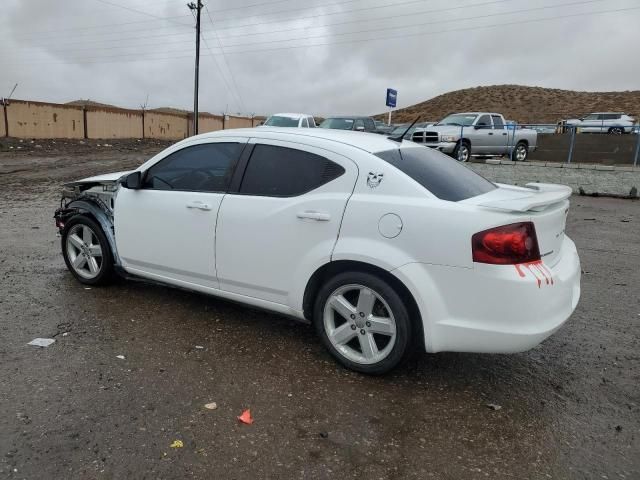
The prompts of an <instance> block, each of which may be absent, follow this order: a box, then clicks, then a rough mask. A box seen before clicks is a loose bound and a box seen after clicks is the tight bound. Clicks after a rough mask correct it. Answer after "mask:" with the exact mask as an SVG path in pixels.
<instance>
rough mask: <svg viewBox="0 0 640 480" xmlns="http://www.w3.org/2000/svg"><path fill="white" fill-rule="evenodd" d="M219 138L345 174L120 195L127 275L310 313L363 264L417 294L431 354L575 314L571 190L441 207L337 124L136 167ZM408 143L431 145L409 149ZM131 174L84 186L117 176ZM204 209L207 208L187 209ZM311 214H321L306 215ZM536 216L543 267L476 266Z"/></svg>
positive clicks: (506, 190) (251, 134)
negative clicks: (312, 180)
mask: <svg viewBox="0 0 640 480" xmlns="http://www.w3.org/2000/svg"><path fill="white" fill-rule="evenodd" d="M219 141H239V142H249V144H250V143H266V144H271V145H280V146H287V147H289V148H298V149H301V150H305V151H308V152H311V153H316V154H318V155H321V156H324V157H325V158H327V159H329V160H331V161H333V162H335V163H338V164H339V165H341V166H342V167H343V168H344V169H345V173H344V174H343V175H342V176H340V177H338V178H337V179H335V180H333V181H331V182H329V183H326V184H324V185H322V186H321V187H319V188H317V189H315V190H312V191H311V192H308V193H306V194H303V195H299V196H296V197H283V198H279V197H262V196H249V195H241V194H237V193H226V194H223V193H191V192H177V191H166V190H158V191H141V190H129V189H126V188H120V189H119V190H118V192H117V197H116V201H115V209H114V216H115V232H116V233H115V238H116V243H117V247H118V253H119V255H120V257H121V261H122V267H123V268H124V269H125V270H126V271H127V272H129V273H132V274H136V275H140V276H142V277H146V278H150V279H154V280H158V281H162V282H165V283H169V284H173V285H177V286H181V287H185V288H189V289H192V290H196V291H200V292H203V293H208V294H213V295H217V296H220V297H223V298H227V299H230V300H234V301H240V302H243V303H247V304H250V305H253V306H257V307H262V308H266V309H269V310H272V311H276V312H279V313H283V314H288V315H293V316H296V317H298V318H301V319H303V318H305V314H304V312H303V300H304V293H305V289H306V286H307V284H308V282H309V279H310V278H311V276H312V274H313V273H314V272H315V271H316V270H317V269H319V268H320V267H322V266H324V265H326V264H328V263H329V262H336V261H343V260H346V261H352V262H353V261H356V262H362V263H366V264H369V265H372V266H375V267H378V268H381V269H383V270H385V271H387V272H389V273H390V274H391V275H393V276H395V277H396V278H397V279H398V280H399V281H401V282H402V284H403V285H404V286H405V287H406V288H407V289H408V290H409V292H410V293H411V294H412V296H413V297H414V299H415V301H416V304H417V306H418V309H419V312H420V317H421V320H422V324H423V330H424V344H425V349H426V350H427V351H429V352H437V351H445V350H446V351H470V352H515V351H522V350H526V349H528V348H532V347H533V346H535V345H537V344H538V343H540V342H541V341H542V340H544V338H546V337H547V336H549V335H550V334H551V333H553V332H554V331H555V330H557V329H558V328H559V327H560V326H561V325H562V324H563V323H564V322H565V321H566V320H567V319H568V318H569V316H570V315H571V313H572V312H573V310H574V309H575V306H576V304H577V302H578V299H579V296H580V262H579V259H578V255H577V252H576V249H575V245H574V244H573V242H572V241H571V240H570V239H569V238H568V237H566V235H565V234H564V228H565V221H566V215H567V211H568V207H569V201H568V196H569V195H570V190H568V189H567V187H563V186H558V185H547V184H532V185H530V186H529V187H528V188H525V187H513V186H506V185H500V186H499V188H497V189H495V190H492V191H490V192H488V193H486V194H484V195H479V196H476V197H472V198H469V199H467V200H463V201H459V202H449V201H444V200H440V199H438V198H436V197H435V196H434V195H432V194H431V193H430V192H428V191H427V190H426V189H425V188H424V187H423V186H422V185H420V184H419V183H417V182H416V181H414V180H413V179H412V178H410V177H409V176H408V175H406V174H405V173H403V172H402V171H400V170H399V169H397V168H396V167H394V166H393V165H391V164H390V163H388V162H386V161H384V160H382V159H381V158H379V157H377V156H375V155H372V153H375V152H380V151H385V150H390V149H394V148H399V147H400V145H399V144H398V143H397V142H393V141H391V140H388V139H387V138H385V137H383V136H380V135H377V134H367V133H360V132H351V131H340V130H330V129H300V130H299V129H286V128H282V129H278V128H256V129H237V130H226V131H221V132H214V133H208V134H203V135H199V136H196V137H192V138H189V139H186V140H184V141H182V142H179V143H177V144H175V145H173V146H172V147H170V148H168V149H167V150H165V151H164V152H161V153H159V154H158V155H156V156H154V157H153V158H152V159H150V160H149V161H147V162H146V163H144V164H143V165H141V166H140V167H139V168H138V169H137V171H141V172H144V171H146V170H147V169H148V168H149V167H151V166H152V165H154V164H155V163H156V162H158V161H160V160H161V159H163V158H164V157H165V156H167V155H169V154H170V153H172V152H175V151H177V150H179V149H181V148H184V147H185V146H188V145H194V144H198V143H207V142H219ZM401 147H402V148H403V149H411V148H415V149H425V148H426V147H423V146H420V145H417V144H415V143H413V142H408V141H405V142H403V143H402V145H401ZM429 151H430V152H432V153H433V154H434V155H441V154H440V153H438V152H435V151H432V150H429ZM122 174H123V173H117V174H112V175H103V176H98V177H92V178H90V179H85V180H84V181H80V182H76V184H79V183H82V182H87V183H90V182H91V181H93V182H95V181H96V179H102V180H104V181H114V182H115V181H116V180H117V179H118V178H120V177H121V176H122ZM379 174H382V176H380V175H379ZM371 178H375V179H376V180H375V181H372V180H371ZM195 201H200V202H202V203H205V204H207V205H208V206H209V207H210V209H207V210H199V209H189V208H187V207H186V205H187V204H188V203H190V202H195ZM304 212H310V213H315V214H319V215H320V216H319V218H306V217H305V216H304V215H303V218H299V214H300V213H304ZM311 217H313V215H312V216H311ZM527 221H531V222H533V223H534V225H535V228H536V232H537V237H538V242H539V245H540V253H541V255H542V260H541V261H540V262H537V263H535V264H520V265H487V264H479V263H474V262H473V258H472V252H471V237H472V236H473V235H474V234H475V233H477V232H480V231H483V230H486V229H489V228H493V227H496V226H502V225H507V224H511V223H518V222H527ZM203 259H204V260H203Z"/></svg>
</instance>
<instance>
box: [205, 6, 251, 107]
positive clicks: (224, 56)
mask: <svg viewBox="0 0 640 480" xmlns="http://www.w3.org/2000/svg"><path fill="white" fill-rule="evenodd" d="M205 10H206V11H207V17H209V22H210V23H211V31H212V32H213V34H214V35H215V36H216V40H217V42H218V46H219V47H220V53H221V54H222V59H223V60H224V64H225V65H226V66H227V70H228V71H229V76H230V77H231V82H232V83H233V87H234V89H235V92H236V95H237V97H238V99H239V100H240V108H241V109H242V110H244V111H246V108H245V105H244V101H243V100H242V96H241V95H240V89H239V88H238V84H237V83H236V79H235V77H234V75H233V70H231V67H230V66H229V62H227V56H226V55H225V54H224V48H223V46H222V42H221V41H220V38H219V37H218V34H217V33H216V29H215V25H214V24H213V18H211V13H210V12H209V8H208V7H207V6H206V5H205ZM208 47H209V46H208V45H207V48H208ZM214 58H215V57H214Z"/></svg>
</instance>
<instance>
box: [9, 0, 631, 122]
mask: <svg viewBox="0 0 640 480" xmlns="http://www.w3.org/2000/svg"><path fill="white" fill-rule="evenodd" d="M105 2H106V3H105ZM4 3H6V4H5V5H3V13H4V15H3V19H1V20H0V62H1V63H0V95H6V94H7V93H8V92H9V91H10V89H11V87H12V86H13V84H14V83H16V82H17V83H19V87H18V89H17V91H16V94H15V96H16V97H18V98H26V99H37V100H45V101H58V102H66V101H70V100H75V99H78V98H90V99H93V100H96V101H100V102H105V103H112V104H116V105H120V106H126V107H133V108H137V107H138V106H139V105H140V104H141V103H143V102H144V99H145V98H146V96H147V94H148V95H149V99H150V101H149V102H150V105H151V106H152V107H159V106H174V107H178V108H184V109H190V108H191V106H192V102H193V98H192V95H193V48H194V46H193V40H194V36H195V35H194V31H193V28H192V24H193V19H192V18H191V15H190V12H189V10H188V9H187V8H186V6H185V5H184V2H183V1H182V0H155V1H150V0H132V1H129V2H124V1H123V0H104V1H99V0H85V1H81V0H58V1H57V2H51V1H50V0H30V1H29V2H19V1H17V0H5V2H4ZM109 3H111V4H120V5H122V6H125V7H127V8H128V9H129V10H127V9H125V8H118V7H117V6H113V5H109ZM562 4H571V5H565V6H561V5H562ZM238 5H240V6H241V8H238ZM242 5H244V7H243V6H242ZM474 5H476V6H474ZM544 6H550V7H552V8H547V9H541V7H544ZM636 6H637V2H635V1H634V0H607V1H606V2H605V1H584V2H577V1H575V0H574V1H571V0H560V1H558V2H551V1H550V0H546V1H544V2H538V1H535V2H534V1H532V0H504V1H502V2H496V1H494V2H491V1H489V0H455V1H446V0H422V1H413V2H410V1H407V0H367V1H365V0H352V1H346V0H331V1H320V0H309V1H307V2H304V3H302V2H295V1H294V0H281V1H274V2H271V3H268V4H267V3H266V2H264V1H259V0H242V3H238V2H237V1H231V0H224V1H223V0H218V1H217V2H215V3H213V2H211V4H210V5H208V9H209V11H208V13H207V11H203V20H202V21H203V36H204V38H205V39H206V42H205V41H203V44H202V51H201V53H202V59H201V79H200V88H201V90H200V93H201V96H200V107H201V109H203V110H209V111H213V112H221V111H224V110H226V109H228V110H229V111H232V112H238V111H243V112H245V113H253V112H255V113H258V114H264V113H270V112H274V111H302V112H310V113H314V114H318V115H326V114H330V113H374V112H380V111H384V110H385V107H384V92H385V90H386V88H387V87H394V88H396V89H397V90H398V91H399V97H398V100H399V105H398V106H399V107H402V106H407V105H410V104H413V103H417V102H420V101H423V100H426V99H428V98H430V97H432V96H435V95H437V94H440V93H444V92H447V91H450V90H454V89H458V88H465V87H471V86H477V85H487V84H503V83H511V84H514V83H516V84H524V85H537V86H546V87H555V88H566V89H578V90H594V91H607V90H625V89H633V88H636V85H637V84H636V81H635V79H637V78H638V76H639V74H640V64H638V62H636V61H634V52H635V50H636V49H637V45H635V44H634V42H635V41H636V39H637V38H636V36H637V34H636V32H637V27H636V26H637V22H638V20H639V19H640V18H639V17H640V10H629V11H625V12H618V13H607V14H600V15H590V16H574V17H570V18H562V17H564V16H566V15H576V14H581V13H584V12H597V11H603V10H616V9H622V8H630V7H636ZM458 7H460V8H458ZM532 9H537V10H532ZM132 10H139V11H143V12H146V13H147V15H144V14H141V13H137V12H135V11H132ZM523 10H528V11H526V12H523ZM507 12H515V13H511V14H505V13H507ZM209 14H210V15H211V17H212V18H213V21H214V22H215V24H216V25H217V37H216V34H215V33H214V32H213V31H212V26H211V22H210V20H209ZM157 17H160V18H164V20H161V19H159V18H157ZM535 19H547V20H544V21H540V22H533V21H532V20H535ZM492 25H494V26H493V27H490V28H484V27H488V26H492ZM495 25H499V26H497V27H496V26H495ZM270 32H271V33H270ZM218 41H221V42H222V44H223V45H225V47H224V51H225V52H226V55H225V56H224V57H223V56H222V55H220V48H219V45H218ZM212 53H213V54H215V56H212V55H211V54H212ZM221 72H224V79H223V76H222V75H223V74H222V73H221ZM225 79H226V80H225ZM236 92H237V93H236Z"/></svg>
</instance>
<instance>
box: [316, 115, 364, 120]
mask: <svg viewBox="0 0 640 480" xmlns="http://www.w3.org/2000/svg"><path fill="white" fill-rule="evenodd" d="M330 118H371V117H368V116H367V115H330V116H328V117H325V120H328V119H330Z"/></svg>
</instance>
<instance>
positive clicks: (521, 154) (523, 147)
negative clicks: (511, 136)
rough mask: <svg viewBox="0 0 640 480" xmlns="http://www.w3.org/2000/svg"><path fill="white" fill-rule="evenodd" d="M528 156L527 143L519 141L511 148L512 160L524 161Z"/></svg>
mask: <svg viewBox="0 0 640 480" xmlns="http://www.w3.org/2000/svg"><path fill="white" fill-rule="evenodd" d="M528 156H529V148H528V147H527V144H526V143H524V142H519V143H518V144H517V145H516V148H514V149H513V161H514V162H524V161H526V160H527V157H528Z"/></svg>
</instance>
